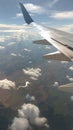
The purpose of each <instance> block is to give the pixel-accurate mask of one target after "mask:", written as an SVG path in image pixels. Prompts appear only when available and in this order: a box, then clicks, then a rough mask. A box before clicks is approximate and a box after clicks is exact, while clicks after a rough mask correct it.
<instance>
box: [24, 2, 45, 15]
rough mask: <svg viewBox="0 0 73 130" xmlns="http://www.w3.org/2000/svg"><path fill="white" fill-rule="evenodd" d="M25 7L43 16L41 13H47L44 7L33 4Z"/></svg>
mask: <svg viewBox="0 0 73 130" xmlns="http://www.w3.org/2000/svg"><path fill="white" fill-rule="evenodd" d="M24 6H25V7H26V8H27V10H28V11H30V12H31V13H36V14H41V13H44V11H45V10H44V8H43V7H41V6H39V5H35V4H32V3H27V4H24Z"/></svg>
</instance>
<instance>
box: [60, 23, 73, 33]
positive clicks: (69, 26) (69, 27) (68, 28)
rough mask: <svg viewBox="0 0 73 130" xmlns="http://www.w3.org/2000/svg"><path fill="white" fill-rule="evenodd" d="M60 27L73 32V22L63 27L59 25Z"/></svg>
mask: <svg viewBox="0 0 73 130" xmlns="http://www.w3.org/2000/svg"><path fill="white" fill-rule="evenodd" d="M58 29H60V30H62V31H65V32H70V33H73V24H68V25H64V26H61V27H58Z"/></svg>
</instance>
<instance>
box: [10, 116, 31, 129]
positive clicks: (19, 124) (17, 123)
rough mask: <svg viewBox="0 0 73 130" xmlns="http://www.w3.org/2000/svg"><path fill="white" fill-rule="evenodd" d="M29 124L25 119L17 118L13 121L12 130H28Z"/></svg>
mask: <svg viewBox="0 0 73 130" xmlns="http://www.w3.org/2000/svg"><path fill="white" fill-rule="evenodd" d="M28 128H29V122H28V120H27V119H25V118H17V117H15V118H14V120H13V124H12V125H11V127H10V129H11V130H28Z"/></svg>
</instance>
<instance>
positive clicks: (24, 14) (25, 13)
mask: <svg viewBox="0 0 73 130" xmlns="http://www.w3.org/2000/svg"><path fill="white" fill-rule="evenodd" d="M19 4H20V7H21V10H22V14H23V17H24V20H25V22H26V23H27V24H30V23H32V22H34V21H33V19H32V18H31V16H30V15H29V13H28V11H27V10H26V8H25V6H24V5H23V4H22V3H21V2H19Z"/></svg>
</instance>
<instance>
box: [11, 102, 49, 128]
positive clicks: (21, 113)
mask: <svg viewBox="0 0 73 130" xmlns="http://www.w3.org/2000/svg"><path fill="white" fill-rule="evenodd" d="M33 125H35V126H38V127H41V126H45V127H49V125H48V124H47V119H46V118H45V117H40V110H39V108H38V107H37V106H35V105H33V104H23V106H22V107H21V109H19V110H18V117H15V118H14V120H13V123H12V125H11V126H10V130H28V129H29V130H30V129H32V128H33ZM31 126H32V127H31Z"/></svg>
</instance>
